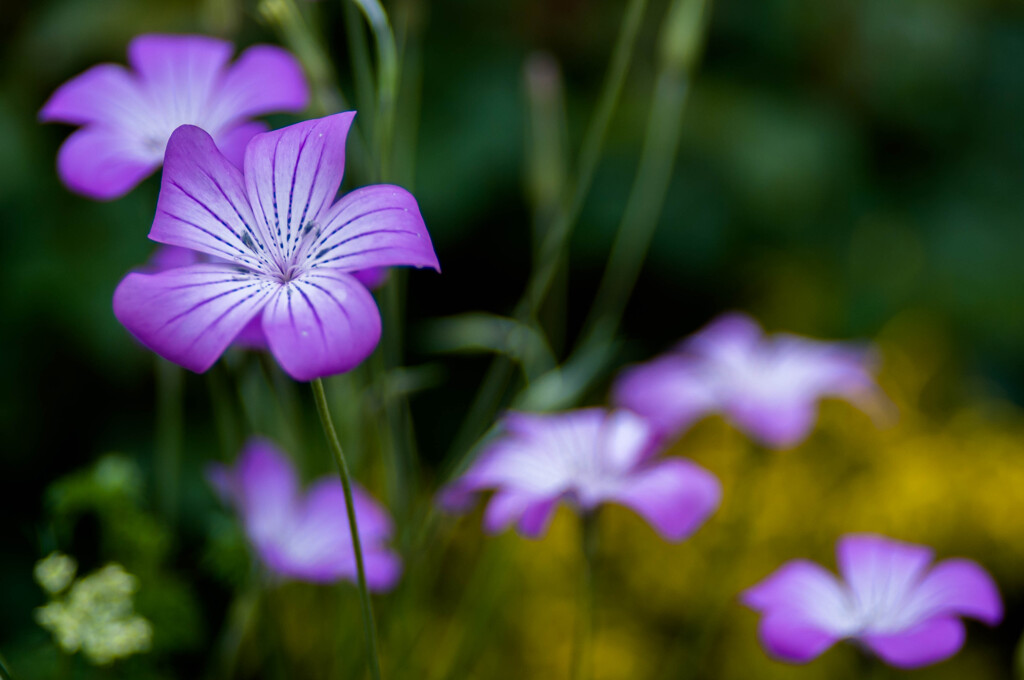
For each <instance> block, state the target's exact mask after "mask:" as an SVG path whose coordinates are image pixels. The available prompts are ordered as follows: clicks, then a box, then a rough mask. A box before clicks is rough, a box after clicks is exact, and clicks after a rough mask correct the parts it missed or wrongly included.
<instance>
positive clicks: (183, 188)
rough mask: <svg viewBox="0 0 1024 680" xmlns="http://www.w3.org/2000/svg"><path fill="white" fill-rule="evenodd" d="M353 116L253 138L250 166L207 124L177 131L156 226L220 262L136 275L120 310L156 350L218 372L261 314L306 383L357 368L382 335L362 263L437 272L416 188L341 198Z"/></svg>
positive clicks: (174, 241) (119, 300) (291, 370)
mask: <svg viewBox="0 0 1024 680" xmlns="http://www.w3.org/2000/svg"><path fill="white" fill-rule="evenodd" d="M354 115H355V114H354V113H352V112H348V113H339V114H335V115H333V116H328V117H326V118H321V119H318V120H310V121H306V122H303V123H299V124H297V125H292V126H290V127H286V128H282V129H280V130H275V131H273V132H265V133H261V134H259V135H256V136H255V137H253V138H252V140H251V141H250V142H249V145H248V146H247V147H246V151H245V163H244V166H245V167H244V174H243V172H242V171H239V169H238V168H236V167H235V166H234V165H232V164H231V162H230V161H228V159H227V158H225V157H224V155H223V154H221V153H220V152H219V151H218V150H217V148H216V146H215V145H214V143H213V140H212V139H211V137H210V135H208V134H207V133H206V132H204V131H203V130H200V129H199V128H197V127H194V126H191V125H184V126H182V127H180V128H178V130H176V131H175V132H174V134H173V135H172V136H171V141H170V142H169V143H168V144H167V154H166V159H165V167H164V172H163V178H162V183H161V187H160V199H159V201H158V203H157V211H156V217H155V219H154V220H153V228H152V229H151V230H150V233H149V237H150V238H151V239H153V240H154V241H157V242H159V243H164V244H167V245H173V246H178V247H182V248H188V249H190V250H194V251H198V252H199V253H202V254H203V255H204V256H206V258H208V259H209V260H210V261H207V262H200V263H198V264H193V265H190V266H185V267H177V268H173V269H167V270H164V271H161V272H158V273H155V274H146V273H141V272H135V273H131V274H129V275H128V276H126V277H125V278H124V280H123V281H122V282H121V284H120V285H119V286H118V287H117V290H116V291H115V292H114V314H115V315H116V316H117V318H118V320H119V321H121V323H122V324H124V326H125V328H127V329H128V330H129V331H130V332H131V333H132V334H133V335H134V336H135V337H136V338H138V339H139V340H140V341H141V342H142V343H143V344H144V345H146V346H147V347H149V348H150V349H152V350H153V351H154V352H156V353H157V354H159V355H161V356H162V357H164V358H166V359H168V360H169V361H173V362H175V363H178V364H180V365H182V366H184V367H185V368H188V369H190V370H193V371H196V372H202V371H205V370H207V369H208V368H209V367H210V366H212V365H213V363H214V362H215V361H216V360H217V359H218V357H220V355H221V354H222V353H223V352H224V350H225V349H227V347H228V345H230V344H231V343H232V342H234V341H236V340H237V339H239V335H240V334H241V333H242V332H243V330H247V332H248V330H253V325H252V324H254V323H258V324H259V328H260V329H261V330H262V332H263V335H264V337H265V338H266V341H267V345H268V346H269V348H270V352H271V353H272V354H273V355H274V357H275V358H276V359H277V361H278V363H280V364H281V367H282V368H283V369H284V370H285V371H286V372H287V373H288V374H289V375H291V376H292V377H293V378H295V379H296V380H313V379H315V378H320V377H325V376H328V375H333V374H335V373H342V372H345V371H348V370H351V369H352V368H354V367H355V366H356V365H358V364H359V363H360V362H362V361H363V360H364V359H365V358H366V357H367V356H369V355H370V353H371V352H372V351H373V349H374V347H376V345H377V342H378V340H379V339H380V331H381V321H380V313H379V312H378V310H377V306H376V304H375V303H374V300H373V296H372V295H370V292H369V291H368V290H367V289H366V287H365V286H364V285H363V284H362V283H360V282H359V281H358V280H357V279H356V278H355V277H354V276H353V273H354V272H358V271H360V270H366V269H371V268H374V267H390V266H396V265H411V266H414V267H431V268H434V269H438V268H439V266H438V262H437V256H436V255H435V254H434V248H433V246H432V245H431V242H430V236H429V234H428V233H427V229H426V226H425V225H424V224H423V218H422V217H421V216H420V212H419V207H418V206H417V205H416V199H414V198H413V197H412V195H411V194H409V192H407V191H405V190H404V189H402V188H401V187H396V186H391V185H383V184H380V185H374V186H368V187H363V188H361V189H356V190H355V191H353V192H351V193H349V194H347V195H345V196H343V197H342V198H341V199H340V200H337V201H335V196H336V194H337V193H338V188H339V186H340V185H341V179H342V174H343V173H344V168H345V139H346V136H347V134H348V130H349V126H350V125H351V123H352V118H353V117H354Z"/></svg>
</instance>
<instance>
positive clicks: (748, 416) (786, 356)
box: [613, 314, 884, 448]
mask: <svg viewBox="0 0 1024 680" xmlns="http://www.w3.org/2000/svg"><path fill="white" fill-rule="evenodd" d="M872 370H873V361H872V354H871V352H870V351H869V350H868V349H867V348H864V347H858V346H855V345H850V344H844V343H836V342H821V341H818V340H811V339H809V338H803V337H800V336H796V335H790V334H788V333H777V334H775V335H773V336H765V334H764V333H763V332H762V331H761V328H760V326H758V325H757V322H756V321H754V320H753V319H751V318H750V317H748V316H746V315H743V314H727V315H725V316H722V317H720V318H718V319H717V320H715V321H714V322H712V323H711V324H709V325H708V326H707V327H705V328H704V329H703V330H701V331H699V332H698V333H696V334H695V335H693V336H692V337H690V338H688V339H687V340H685V341H684V342H683V343H681V344H680V345H679V346H678V347H677V348H676V349H675V350H674V351H672V352H669V353H668V354H666V355H663V356H661V357H658V358H657V359H654V360H653V361H650V362H648V363H646V364H641V365H640V366H637V367H634V368H632V369H629V370H626V371H625V372H624V373H623V375H622V376H621V377H620V378H619V379H618V381H617V382H616V385H615V387H614V389H613V400H614V402H615V403H616V404H617V405H619V406H622V407H624V408H628V409H630V410H632V411H634V412H636V413H639V414H640V415H642V416H644V417H645V418H647V419H648V420H650V421H651V423H653V424H654V426H655V427H656V428H657V429H658V430H659V432H661V433H663V434H664V435H666V436H674V435H677V434H679V433H681V432H683V431H684V430H685V429H686V428H688V427H689V426H690V425H692V424H693V423H694V422H695V421H697V420H699V419H701V418H703V417H704V416H706V415H709V414H711V413H721V414H722V415H724V416H725V417H726V418H727V419H729V420H730V421H731V422H732V423H733V424H735V425H736V426H737V427H739V428H740V429H742V430H744V431H746V432H747V433H748V434H749V435H750V436H752V437H754V438H755V439H757V440H758V441H760V442H761V443H762V444H764V445H766V446H769V447H772V448H788V447H791V446H795V445H796V444H798V443H799V442H800V441H802V440H803V439H804V438H805V437H806V436H807V435H808V434H809V433H810V431H811V429H812V428H813V426H814V421H815V419H816V417H817V407H818V401H819V400H821V399H822V398H824V397H840V398H843V399H846V400H847V401H849V402H851V403H853V404H855V405H857V406H859V407H861V408H863V409H865V410H868V409H871V408H872V407H874V406H876V405H879V404H882V403H883V402H884V397H882V395H881V393H880V391H879V390H878V387H877V385H876V384H875V380H874V377H873V375H872Z"/></svg>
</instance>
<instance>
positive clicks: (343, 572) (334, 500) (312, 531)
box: [208, 439, 402, 591]
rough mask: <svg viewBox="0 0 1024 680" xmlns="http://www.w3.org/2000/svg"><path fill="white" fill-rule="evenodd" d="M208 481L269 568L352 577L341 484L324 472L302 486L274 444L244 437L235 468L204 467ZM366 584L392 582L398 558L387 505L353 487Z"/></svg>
mask: <svg viewBox="0 0 1024 680" xmlns="http://www.w3.org/2000/svg"><path fill="white" fill-rule="evenodd" d="M208 478H209V480H210V483H211V484H212V485H213V487H214V489H216V491H217V493H218V494H219V495H220V497H221V499H222V500H223V501H224V502H225V503H227V504H228V505H230V506H232V507H233V508H234V509H235V511H236V512H237V513H238V515H239V516H240V518H241V520H242V523H243V525H244V527H245V533H246V536H247V537H248V539H249V541H250V542H251V543H252V546H253V548H254V549H255V551H256V553H257V555H258V556H259V558H260V561H261V562H262V563H263V564H264V565H265V566H266V567H267V569H268V570H270V571H271V572H273V573H274V574H276V575H278V576H280V577H283V578H288V579H294V580H298V581H308V582H311V583H332V582H335V581H339V580H343V579H344V580H348V581H352V582H355V581H356V561H355V553H354V552H353V550H352V534H351V532H350V531H349V525H348V515H347V513H346V511H345V495H344V492H343V490H342V487H341V482H339V481H338V479H337V478H335V477H325V478H324V479H321V480H319V481H317V482H314V483H313V485H312V486H310V488H309V489H308V491H306V493H305V494H303V493H302V492H301V490H300V489H299V483H298V480H297V479H296V477H295V470H294V469H293V468H292V466H291V463H290V462H289V460H288V458H287V457H286V456H285V455H284V454H283V453H281V452H280V451H279V450H278V449H277V448H276V447H275V446H274V445H273V444H271V443H270V442H268V441H265V440H262V439H253V440H250V441H249V442H248V443H247V444H246V446H245V448H244V449H243V451H242V453H241V455H240V456H239V458H238V461H237V462H236V463H235V465H234V467H227V466H224V465H213V466H210V469H209V471H208ZM352 491H353V496H354V499H353V500H354V502H355V509H356V519H357V521H358V524H359V538H360V540H361V544H362V547H363V560H364V563H365V566H366V580H367V584H368V585H369V587H370V588H371V589H372V590H377V591H386V590H390V589H391V588H393V587H394V586H395V585H396V584H397V583H398V580H399V578H400V577H401V574H402V564H401V561H400V560H399V558H398V556H397V555H396V554H395V553H394V552H392V551H391V550H390V549H389V548H388V546H387V541H388V539H390V537H391V534H392V531H393V527H392V525H391V519H390V517H389V516H388V513H387V511H386V510H385V509H384V508H383V507H382V506H381V505H380V504H379V503H377V501H375V500H374V499H373V497H371V496H370V495H369V494H368V493H366V492H365V491H363V490H362V489H361V488H359V487H358V486H353V489H352Z"/></svg>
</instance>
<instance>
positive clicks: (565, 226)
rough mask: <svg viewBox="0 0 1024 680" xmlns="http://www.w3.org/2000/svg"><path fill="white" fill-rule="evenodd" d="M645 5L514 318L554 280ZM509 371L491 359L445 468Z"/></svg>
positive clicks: (472, 434)
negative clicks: (573, 180)
mask: <svg viewBox="0 0 1024 680" xmlns="http://www.w3.org/2000/svg"><path fill="white" fill-rule="evenodd" d="M646 8H647V0H629V5H628V6H627V7H626V13H625V16H624V17H623V21H622V28H621V30H620V31H619V36H618V39H617V40H616V42H615V49H614V51H613V53H612V60H611V63H610V64H609V67H608V72H607V73H606V74H605V80H604V84H603V85H602V88H601V95H600V99H599V102H598V106H597V110H596V111H595V112H594V117H593V118H592V119H591V121H590V125H589V126H588V127H587V131H586V134H585V135H584V138H583V143H582V146H581V147H580V155H579V159H578V161H577V163H576V172H577V176H576V181H575V182H573V183H570V186H571V190H570V191H569V193H568V198H567V199H565V200H563V201H562V202H561V208H560V210H559V211H558V214H557V215H556V216H555V218H554V219H553V221H552V223H551V227H550V229H548V231H547V233H546V234H545V236H544V238H543V240H542V241H541V242H540V244H539V247H538V252H537V259H536V263H535V266H534V270H533V273H532V274H531V276H530V280H529V281H528V282H527V286H526V291H525V293H524V295H523V298H522V300H520V302H519V304H518V305H517V307H516V311H515V317H516V318H517V319H521V320H530V319H533V318H534V317H535V316H536V314H537V310H538V309H539V308H540V306H541V304H542V303H543V302H544V297H545V296H546V295H547V292H548V289H549V288H550V287H551V284H552V282H553V281H554V278H555V274H556V273H557V270H558V265H559V262H561V261H562V252H563V251H564V249H565V245H566V243H567V242H568V240H569V236H570V234H571V232H572V226H573V224H574V223H575V221H576V218H577V217H578V215H579V211H580V209H581V208H582V206H583V201H584V199H585V198H586V196H587V193H588V192H589V190H590V184H591V181H592V180H593V177H594V171H595V170H596V168H597V161H598V160H599V159H600V157H601V149H602V148H603V146H604V140H605V137H606V136H607V132H608V126H609V124H610V123H611V119H612V115H613V114H614V113H615V108H616V106H617V104H618V101H619V96H620V95H621V93H622V87H623V84H624V83H625V80H626V74H627V73H628V72H629V64H630V61H631V60H632V58H633V48H634V47H635V46H636V41H637V35H638V34H639V32H640V25H641V23H642V20H643V16H644V11H645V10H646ZM511 373H512V366H511V363H510V362H509V360H508V358H506V357H504V356H502V357H497V358H496V359H494V361H493V362H491V367H490V369H489V371H488V373H487V377H486V379H485V380H484V382H483V384H482V385H481V387H480V390H479V392H478V394H477V396H476V398H475V399H474V401H473V407H472V409H471V412H470V417H469V418H467V419H466V420H465V421H464V422H463V424H462V427H461V428H460V430H459V435H458V437H456V445H454V446H453V447H452V449H451V454H450V455H454V456H455V461H454V462H453V463H452V464H451V465H450V466H449V470H451V471H453V472H455V473H457V472H459V471H461V470H462V468H463V467H464V466H465V462H466V458H467V456H468V455H469V453H470V451H471V446H472V443H473V442H474V441H475V440H476V438H477V437H479V436H480V434H481V431H482V428H483V427H485V425H482V424H481V423H486V422H488V421H489V420H490V419H491V418H492V417H493V416H494V413H495V411H496V410H497V408H498V406H499V405H500V403H501V397H502V395H503V392H502V390H503V389H504V388H505V385H506V384H507V381H508V378H509V376H511ZM449 459H450V458H449Z"/></svg>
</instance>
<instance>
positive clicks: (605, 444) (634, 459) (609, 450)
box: [594, 410, 658, 474]
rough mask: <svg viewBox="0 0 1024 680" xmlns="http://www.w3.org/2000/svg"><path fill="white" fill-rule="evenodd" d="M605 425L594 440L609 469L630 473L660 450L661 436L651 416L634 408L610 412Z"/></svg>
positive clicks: (605, 419) (599, 454)
mask: <svg viewBox="0 0 1024 680" xmlns="http://www.w3.org/2000/svg"><path fill="white" fill-rule="evenodd" d="M602 415H603V414H602ZM602 427H603V429H602V430H601V431H600V433H599V434H598V436H597V438H596V441H595V442H594V444H595V446H596V447H597V449H598V456H599V457H600V459H601V460H602V461H603V462H604V463H605V464H606V467H607V469H608V470H609V471H612V470H614V471H616V472H619V473H622V474H626V473H628V472H629V471H630V470H632V469H633V468H635V467H636V466H637V464H639V463H640V462H641V461H643V460H645V459H646V458H649V457H650V456H651V455H653V454H654V453H657V446H656V444H657V443H658V440H657V438H656V437H655V432H654V430H652V429H651V427H650V425H649V424H648V422H647V420H645V419H644V418H641V417H640V416H638V415H637V414H635V413H633V412H632V411H624V410H619V411H613V412H612V413H609V414H608V415H607V416H606V417H605V418H604V422H603V425H602Z"/></svg>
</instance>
